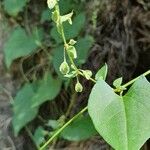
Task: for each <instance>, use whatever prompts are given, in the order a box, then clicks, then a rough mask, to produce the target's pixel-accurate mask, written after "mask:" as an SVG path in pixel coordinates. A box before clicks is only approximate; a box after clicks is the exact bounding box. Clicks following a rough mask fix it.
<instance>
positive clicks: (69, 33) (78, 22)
mask: <svg viewBox="0 0 150 150" xmlns="http://www.w3.org/2000/svg"><path fill="white" fill-rule="evenodd" d="M84 24H85V14H84V13H81V14H79V15H77V16H76V17H75V18H74V19H73V24H72V25H70V24H69V23H68V22H65V23H64V32H65V36H66V39H67V40H69V39H72V38H75V37H77V36H78V34H79V33H80V31H81V29H82V28H83V27H84ZM51 37H52V38H53V39H54V40H55V41H56V42H57V43H62V42H63V40H62V38H61V36H60V34H59V33H58V32H57V28H56V26H54V28H53V29H52V30H51Z"/></svg>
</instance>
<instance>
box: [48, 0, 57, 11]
mask: <svg viewBox="0 0 150 150" xmlns="http://www.w3.org/2000/svg"><path fill="white" fill-rule="evenodd" d="M56 4H57V0H47V5H48V8H49V9H53V8H54V7H55V5H56Z"/></svg>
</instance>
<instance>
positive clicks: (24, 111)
mask: <svg viewBox="0 0 150 150" xmlns="http://www.w3.org/2000/svg"><path fill="white" fill-rule="evenodd" d="M34 95H35V91H34V89H33V85H32V84H25V85H24V86H23V87H22V89H21V90H20V91H19V92H18V93H17V95H16V97H15V99H14V103H13V112H14V115H13V120H12V123H13V127H14V132H15V135H16V136H17V135H18V133H19V131H20V130H21V129H22V128H23V127H24V126H25V125H26V124H27V123H29V122H30V121H31V120H32V119H34V118H35V116H36V115H37V113H38V107H34V108H32V101H31V99H32V97H33V96H34Z"/></svg>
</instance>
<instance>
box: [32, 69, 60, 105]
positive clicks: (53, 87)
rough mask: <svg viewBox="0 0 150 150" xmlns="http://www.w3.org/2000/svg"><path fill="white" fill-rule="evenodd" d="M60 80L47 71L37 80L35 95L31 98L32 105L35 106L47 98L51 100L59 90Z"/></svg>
mask: <svg viewBox="0 0 150 150" xmlns="http://www.w3.org/2000/svg"><path fill="white" fill-rule="evenodd" d="M61 84H62V81H61V80H60V79H59V78H53V77H52V75H51V74H50V73H49V72H46V73H45V76H44V78H43V79H42V80H41V81H39V84H38V89H37V92H36V95H34V96H33V98H32V107H37V106H40V105H41V104H43V103H44V102H46V101H48V100H53V99H54V98H55V97H56V96H57V95H58V94H59V92H60V89H61Z"/></svg>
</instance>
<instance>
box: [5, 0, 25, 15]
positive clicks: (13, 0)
mask: <svg viewBox="0 0 150 150" xmlns="http://www.w3.org/2000/svg"><path fill="white" fill-rule="evenodd" d="M27 2H28V0H4V9H5V11H6V12H7V13H8V14H9V15H11V16H17V15H18V13H19V12H20V11H22V10H23V7H24V6H25V5H26V3H27Z"/></svg>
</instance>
